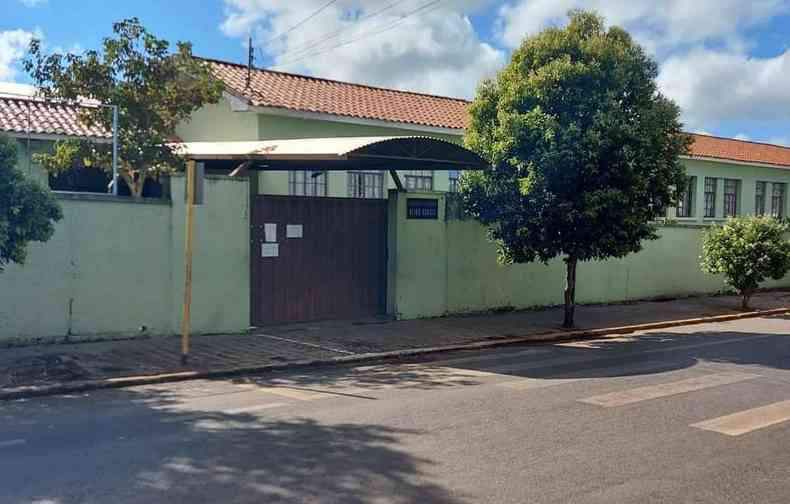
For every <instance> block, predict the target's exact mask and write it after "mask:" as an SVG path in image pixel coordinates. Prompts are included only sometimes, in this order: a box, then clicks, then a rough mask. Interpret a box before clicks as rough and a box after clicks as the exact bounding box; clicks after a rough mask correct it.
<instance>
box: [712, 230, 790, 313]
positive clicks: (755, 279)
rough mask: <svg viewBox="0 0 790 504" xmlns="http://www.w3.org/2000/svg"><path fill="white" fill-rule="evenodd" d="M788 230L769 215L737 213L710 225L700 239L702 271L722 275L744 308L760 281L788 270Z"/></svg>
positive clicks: (775, 277)
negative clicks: (723, 222) (721, 223)
mask: <svg viewBox="0 0 790 504" xmlns="http://www.w3.org/2000/svg"><path fill="white" fill-rule="evenodd" d="M789 230H790V228H789V227H788V225H787V224H785V223H783V222H780V221H778V220H776V219H773V218H771V217H739V218H736V219H730V220H728V221H727V223H726V224H724V225H722V226H714V227H713V228H711V229H710V231H708V232H707V233H706V234H705V237H704V239H703V244H702V258H701V259H702V262H701V266H702V271H704V272H706V273H712V274H721V275H724V277H725V280H726V282H727V284H728V285H730V286H732V287H733V288H734V289H735V290H736V291H738V293H739V294H740V295H741V296H742V297H743V301H742V304H741V306H742V308H743V309H747V308H748V307H749V299H750V298H751V296H752V295H753V294H754V292H755V291H756V290H757V289H758V288H759V286H760V283H762V282H764V281H765V280H766V279H769V278H770V279H773V280H779V279H781V278H783V277H784V276H785V275H786V274H787V272H788V270H790V241H788V240H787V238H785V234H786V233H787V232H788V231H789Z"/></svg>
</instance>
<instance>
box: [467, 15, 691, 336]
mask: <svg viewBox="0 0 790 504" xmlns="http://www.w3.org/2000/svg"><path fill="white" fill-rule="evenodd" d="M569 16H570V22H569V24H568V25H567V27H565V28H550V29H547V30H544V31H543V32H541V33H539V34H537V35H535V36H532V37H528V38H527V39H525V40H524V41H523V43H522V44H521V46H520V47H519V48H518V49H517V50H516V51H514V53H513V56H512V59H511V62H510V64H509V65H508V66H507V67H505V69H504V70H502V71H501V72H500V73H499V74H498V75H497V77H496V78H495V79H494V80H487V81H484V82H483V83H482V84H481V85H480V87H479V88H478V90H477V95H476V97H475V99H474V101H473V103H472V105H471V107H470V123H469V127H468V128H467V131H466V137H465V142H466V145H467V146H468V147H470V148H471V149H472V150H474V151H476V152H477V153H479V154H480V155H481V156H482V157H484V158H485V159H487V160H488V161H490V163H491V165H492V168H491V169H490V170H484V171H479V172H473V173H468V174H465V176H464V177H463V178H462V181H461V192H462V200H463V203H464V207H465V209H466V211H467V212H468V213H470V214H471V215H472V216H474V217H476V218H477V219H478V220H479V221H480V222H482V223H483V224H484V225H486V226H487V227H488V230H489V236H490V237H491V239H492V240H493V241H494V242H495V243H496V244H497V249H498V255H499V258H500V260H501V261H503V262H506V263H514V262H515V263H524V262H533V261H535V260H540V261H541V262H543V263H547V262H548V261H549V260H551V259H552V258H554V257H558V256H561V257H563V258H564V261H565V264H566V287H565V319H564V324H563V325H564V326H565V327H572V326H573V324H574V308H575V296H576V294H575V293H576V269H577V264H578V262H579V261H590V260H602V259H607V258H613V257H624V256H626V255H627V254H629V253H631V252H637V251H639V250H640V249H641V243H642V241H643V240H653V239H656V238H657V237H658V236H657V232H656V227H655V226H654V224H653V221H654V219H655V218H656V216H657V214H658V213H660V212H661V211H662V210H663V209H664V208H665V207H666V206H668V205H670V204H672V203H673V202H674V201H676V200H677V198H678V191H677V189H676V188H682V187H685V181H686V177H685V173H684V169H683V167H682V165H681V164H680V160H679V158H678V156H679V155H681V154H684V153H686V152H687V151H688V147H689V144H690V141H691V140H690V138H689V137H688V135H685V134H683V132H682V131H681V124H680V122H679V111H678V107H677V106H676V105H675V104H674V103H673V102H672V101H670V100H669V99H667V98H666V97H664V96H663V95H661V93H659V92H658V90H657V86H656V82H655V81H656V76H657V65H656V63H655V62H654V61H653V60H652V59H651V58H650V57H648V56H647V55H646V54H645V52H644V51H643V49H642V48H641V47H640V46H639V45H637V44H636V43H635V42H634V41H633V40H632V39H631V37H630V35H629V34H628V33H627V32H626V31H624V30H622V29H620V28H617V27H611V28H609V29H605V26H604V21H603V19H602V18H601V17H600V16H598V15H596V14H593V13H588V12H582V11H571V12H570V13H569Z"/></svg>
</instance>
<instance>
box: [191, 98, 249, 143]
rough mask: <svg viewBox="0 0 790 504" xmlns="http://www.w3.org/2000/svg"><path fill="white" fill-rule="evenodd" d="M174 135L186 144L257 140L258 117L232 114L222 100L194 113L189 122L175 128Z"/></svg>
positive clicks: (243, 113)
mask: <svg viewBox="0 0 790 504" xmlns="http://www.w3.org/2000/svg"><path fill="white" fill-rule="evenodd" d="M176 134H177V135H178V136H179V138H181V139H182V140H184V141H186V142H219V141H233V140H259V137H258V117H257V116H256V114H253V113H250V112H234V111H233V110H231V107H230V103H229V102H228V100H227V99H225V98H223V99H221V100H220V101H219V102H218V103H217V104H215V105H205V106H203V107H201V108H200V109H199V110H197V111H196V112H194V113H193V114H192V116H191V118H190V120H189V121H187V122H184V123H182V124H181V125H179V126H178V127H177V128H176Z"/></svg>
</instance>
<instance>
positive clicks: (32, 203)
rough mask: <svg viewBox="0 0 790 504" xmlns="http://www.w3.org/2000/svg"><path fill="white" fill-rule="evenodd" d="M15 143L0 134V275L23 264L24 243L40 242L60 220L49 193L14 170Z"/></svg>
mask: <svg viewBox="0 0 790 504" xmlns="http://www.w3.org/2000/svg"><path fill="white" fill-rule="evenodd" d="M16 163H17V153H16V144H15V143H14V142H13V141H12V140H10V139H9V138H7V137H5V136H2V135H0V272H2V271H3V269H4V267H5V266H6V265H7V264H8V263H12V262H13V263H17V264H24V263H25V257H26V256H27V244H28V242H31V241H40V242H44V241H47V240H49V239H50V238H51V237H52V233H54V232H55V226H54V223H55V222H56V221H59V220H60V219H61V217H62V214H61V211H60V207H59V206H58V202H57V201H56V200H55V198H54V197H53V196H52V193H51V192H50V191H49V190H47V189H45V188H43V187H41V186H40V185H38V184H37V183H36V182H34V181H33V180H30V179H28V178H25V176H24V175H23V174H22V172H20V171H19V170H17V169H16Z"/></svg>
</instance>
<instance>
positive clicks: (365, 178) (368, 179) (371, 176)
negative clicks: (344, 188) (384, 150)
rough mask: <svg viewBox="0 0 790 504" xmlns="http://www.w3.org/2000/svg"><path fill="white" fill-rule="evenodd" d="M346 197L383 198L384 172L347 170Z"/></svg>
mask: <svg viewBox="0 0 790 504" xmlns="http://www.w3.org/2000/svg"><path fill="white" fill-rule="evenodd" d="M348 197H349V198H362V199H382V198H384V172H380V171H375V172H363V171H349V172H348Z"/></svg>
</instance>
